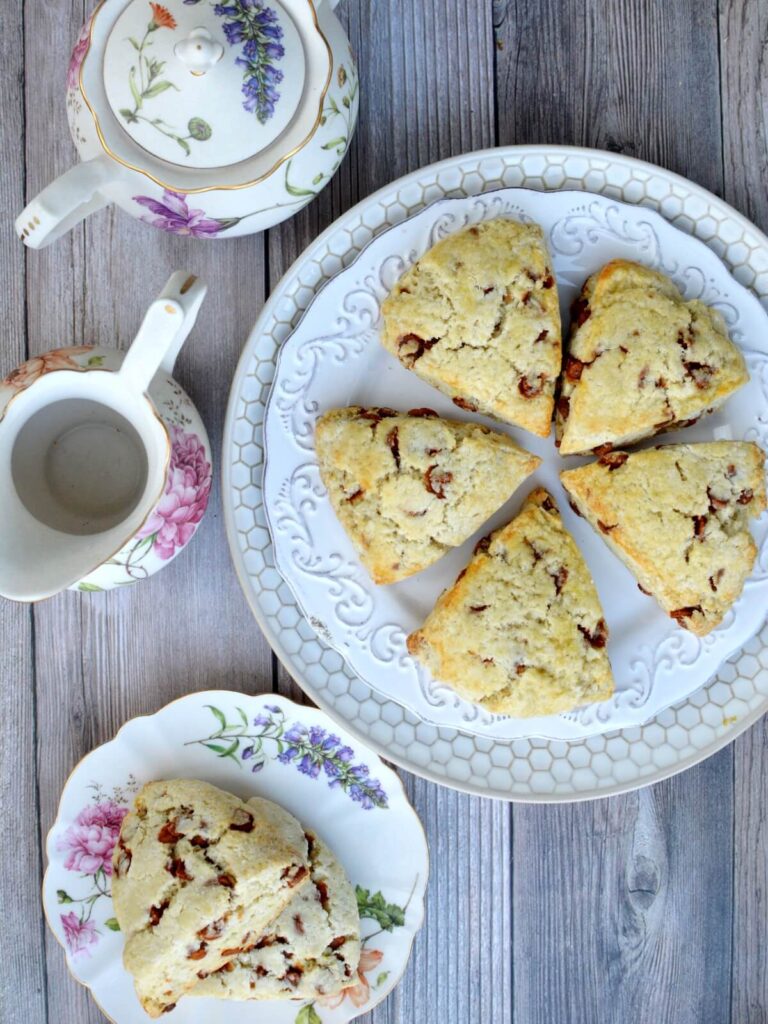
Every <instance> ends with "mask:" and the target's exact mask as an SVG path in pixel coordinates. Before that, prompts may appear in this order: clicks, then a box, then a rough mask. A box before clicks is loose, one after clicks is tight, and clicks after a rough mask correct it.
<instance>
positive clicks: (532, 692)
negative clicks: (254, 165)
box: [408, 488, 614, 718]
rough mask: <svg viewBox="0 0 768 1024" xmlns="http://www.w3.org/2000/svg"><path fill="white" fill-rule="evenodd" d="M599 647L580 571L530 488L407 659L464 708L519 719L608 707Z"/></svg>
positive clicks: (547, 504) (547, 500)
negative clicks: (469, 704)
mask: <svg viewBox="0 0 768 1024" xmlns="http://www.w3.org/2000/svg"><path fill="white" fill-rule="evenodd" d="M607 641H608V628H607V626H606V624H605V619H604V618H603V612H602V608H601V607H600V600H599V598H598V596H597V591H596V589H595V585H594V583H593V581H592V578H591V576H590V574H589V570H588V569H587V566H586V563H585V562H584V559H583V558H582V556H581V552H580V551H579V549H578V548H577V546H576V544H575V542H574V540H573V538H572V537H571V535H570V534H569V533H568V532H567V531H566V529H565V528H564V526H563V523H562V520H561V519H560V514H559V512H558V510H557V506H556V505H555V503H554V501H553V500H552V498H551V497H550V496H549V494H547V492H546V491H545V490H543V489H542V488H538V489H537V490H535V491H533V492H532V494H530V495H529V496H528V498H527V499H526V501H525V503H524V504H523V507H522V509H521V510H520V513H519V515H518V516H517V517H516V518H515V519H513V520H512V522H511V523H509V524H508V525H507V526H505V527H504V528H503V529H501V530H497V531H496V532H495V533H494V534H492V535H491V536H490V537H489V538H486V539H485V540H483V541H480V543H479V544H478V545H477V547H476V549H475V554H474V557H473V558H472V561H471V562H470V563H469V565H468V566H467V568H466V569H465V570H464V571H463V572H462V573H461V574H460V575H459V577H458V579H457V580H456V582H455V583H454V585H453V586H452V587H451V588H450V589H449V590H446V591H445V592H444V593H443V594H442V595H441V596H440V598H439V599H438V601H437V604H436V605H435V608H434V610H433V611H432V612H431V613H430V615H429V616H428V618H427V620H426V622H425V623H424V625H423V626H422V627H421V629H419V630H416V632H415V633H412V634H411V635H410V636H409V637H408V650H409V651H410V652H411V654H413V655H415V656H416V657H417V658H418V659H419V660H420V661H422V662H423V663H424V664H425V665H426V666H427V668H429V670H430V672H431V673H432V675H433V676H434V677H435V679H437V680H439V681H440V682H443V683H448V684H449V685H450V686H452V687H453V688H454V689H455V690H456V692H457V693H458V694H459V695H460V696H462V697H464V698H465V699H466V700H470V701H473V702H474V703H475V704H479V705H481V706H482V707H484V708H485V709H486V710H488V711H493V712H496V713H498V714H505V715H511V716H513V717H514V718H527V717H530V716H532V715H552V714H556V713H557V712H560V711H569V710H570V709H572V708H574V707H577V706H578V705H579V704H585V703H588V702H590V701H596V700H605V699H607V698H608V697H610V696H611V694H612V693H613V688H614V686H613V676H612V674H611V666H610V663H609V661H608V654H607V652H606V645H607Z"/></svg>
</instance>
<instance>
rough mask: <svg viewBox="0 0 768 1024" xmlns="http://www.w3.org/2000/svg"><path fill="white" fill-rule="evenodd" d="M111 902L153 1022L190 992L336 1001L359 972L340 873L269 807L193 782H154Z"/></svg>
mask: <svg viewBox="0 0 768 1024" xmlns="http://www.w3.org/2000/svg"><path fill="white" fill-rule="evenodd" d="M112 898H113V902H114V907H115V915H116V917H117V920H118V923H119V925H120V929H121V931H122V932H123V933H124V935H125V949H124V953H123V961H124V963H125V966H126V968H127V970H128V971H129V972H130V973H131V974H132V975H133V978H134V983H135V987H136V993H137V995H138V997H139V1001H140V1002H141V1005H142V1006H143V1008H144V1010H145V1011H146V1012H147V1014H148V1015H149V1016H150V1017H159V1016H160V1015H161V1014H163V1013H167V1012H169V1011H170V1010H172V1009H173V1008H174V1007H175V1005H176V1003H177V1001H178V1000H179V999H180V998H181V997H182V996H184V995H187V994H200V995H208V996H220V997H223V998H237V999H274V998H299V997H303V996H305V995H306V994H307V993H311V994H313V995H318V994H319V995H332V994H334V993H336V992H338V991H340V990H341V989H342V988H343V987H344V986H345V985H346V984H349V979H350V978H351V977H352V976H353V974H354V971H355V970H356V968H357V960H358V958H359V954H360V934H359V920H358V918H357V914H356V904H355V898H354V894H353V893H352V890H351V887H350V885H349V882H348V881H347V879H346V877H345V875H344V872H343V869H341V867H340V865H339V864H338V862H337V861H336V860H335V858H334V856H333V854H332V853H331V851H330V850H329V849H328V848H327V847H325V846H324V845H323V844H322V843H321V842H320V840H318V838H317V837H316V836H315V835H313V834H312V833H309V832H306V831H305V830H304V829H303V827H302V826H301V824H300V823H299V822H298V821H297V820H296V819H295V818H294V817H293V816H292V815H290V814H289V813H288V812H287V811H285V810H284V809H283V808H281V807H278V805H277V804H274V803H271V802H270V801H268V800H263V799H259V798H254V799H252V800H250V801H249V802H248V803H244V802H243V801H241V800H239V799H238V798H237V797H235V796H233V795H232V794H231V793H226V792H224V791H223V790H220V789H218V788H216V787H215V786H212V785H209V784H208V783H205V782H199V781H196V780H190V779H175V780H169V781H162V782H150V783H148V784H147V785H145V786H144V787H143V789H142V790H141V791H140V792H139V793H138V794H137V796H136V799H135V805H134V809H133V810H132V811H131V812H130V813H129V814H128V815H126V817H125V818H124V820H123V823H122V826H121V830H120V838H119V841H118V843H117V846H116V847H115V853H114V858H113V882H112ZM305 922H306V923H305ZM337 928H339V929H340V931H339V932H338V933H337V932H336V929H337ZM275 945H278V946H279V956H276V955H275V952H274V951H273V952H270V950H271V949H272V947H273V946H275ZM331 960H332V961H334V962H333V963H331ZM229 979H231V981H229V983H228V980H229ZM198 988H200V989H201V991H199V992H197V993H195V990H196V989H198Z"/></svg>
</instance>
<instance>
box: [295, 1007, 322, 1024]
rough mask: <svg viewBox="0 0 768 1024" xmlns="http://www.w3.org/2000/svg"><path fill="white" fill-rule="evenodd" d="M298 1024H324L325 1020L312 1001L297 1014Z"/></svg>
mask: <svg viewBox="0 0 768 1024" xmlns="http://www.w3.org/2000/svg"><path fill="white" fill-rule="evenodd" d="M296 1024H323V1021H322V1018H321V1017H320V1014H319V1013H318V1012H317V1010H316V1009H315V1007H314V1006H313V1005H312V1003H308V1004H307V1005H306V1006H302V1008H301V1009H300V1010H299V1012H298V1014H297V1015H296Z"/></svg>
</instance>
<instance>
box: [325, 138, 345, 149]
mask: <svg viewBox="0 0 768 1024" xmlns="http://www.w3.org/2000/svg"><path fill="white" fill-rule="evenodd" d="M346 142H347V137H346V135H339V136H338V138H336V139H331V141H330V142H326V143H325V145H324V146H323V147H322V148H323V149H333V148H334V147H335V146H344V145H346Z"/></svg>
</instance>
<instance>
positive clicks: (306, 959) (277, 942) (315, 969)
mask: <svg viewBox="0 0 768 1024" xmlns="http://www.w3.org/2000/svg"><path fill="white" fill-rule="evenodd" d="M306 835H307V840H308V842H309V861H310V867H309V873H310V884H309V885H307V886H306V887H305V888H304V889H302V890H301V892H299V893H298V894H297V895H296V896H295V897H294V898H293V900H291V902H290V903H289V904H288V906H287V907H286V908H285V910H284V911H283V912H282V914H281V915H280V917H278V919H277V920H276V921H275V922H274V924H271V925H270V927H269V929H268V931H267V932H266V933H265V934H264V935H262V936H260V938H259V940H258V941H257V942H256V945H255V946H254V947H253V949H249V950H245V951H244V952H242V953H240V954H238V955H237V956H236V957H234V959H232V960H230V961H229V963H227V964H225V965H224V967H221V968H220V969H219V970H218V971H215V972H214V973H213V974H210V975H207V976H206V977H205V978H203V979H201V980H200V981H199V982H198V983H197V985H196V986H195V987H194V988H193V989H192V991H191V992H190V995H192V996H212V997H214V998H217V999H317V998H318V996H332V995H336V994H337V993H339V992H341V991H342V989H344V988H347V987H348V986H349V985H352V984H354V978H355V976H356V972H357V967H358V963H359V961H360V916H359V914H358V911H357V899H356V897H355V890H354V889H353V888H352V886H351V884H350V882H349V880H348V878H347V876H346V875H345V873H344V868H343V867H342V866H341V864H340V863H339V862H338V860H337V859H336V857H335V856H334V855H333V853H332V852H331V850H330V849H329V848H328V847H327V846H326V845H325V843H324V842H323V841H322V840H321V839H320V838H318V836H316V835H315V834H314V833H313V832H311V831H310V830H309V829H307V830H306Z"/></svg>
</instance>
